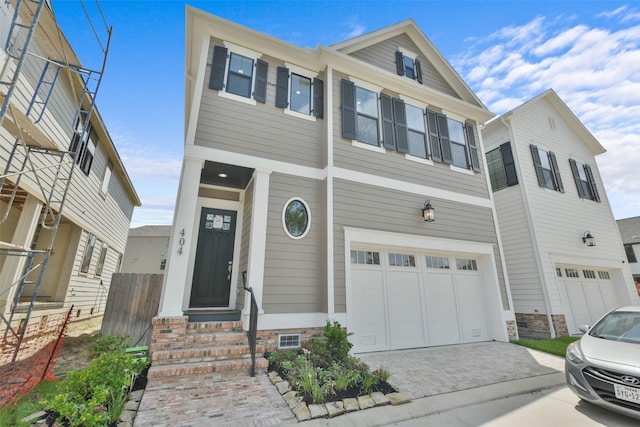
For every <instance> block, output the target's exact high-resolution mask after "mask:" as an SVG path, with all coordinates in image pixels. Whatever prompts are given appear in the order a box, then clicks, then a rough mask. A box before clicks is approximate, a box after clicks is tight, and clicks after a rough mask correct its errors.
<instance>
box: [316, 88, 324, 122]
mask: <svg viewBox="0 0 640 427" xmlns="http://www.w3.org/2000/svg"><path fill="white" fill-rule="evenodd" d="M313 115H314V116H316V117H317V118H319V119H322V118H323V117H324V81H322V80H320V79H317V78H314V79H313Z"/></svg>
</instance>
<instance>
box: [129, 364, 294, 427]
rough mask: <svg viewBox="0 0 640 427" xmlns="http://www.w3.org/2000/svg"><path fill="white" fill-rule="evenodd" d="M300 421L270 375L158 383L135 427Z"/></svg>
mask: <svg viewBox="0 0 640 427" xmlns="http://www.w3.org/2000/svg"><path fill="white" fill-rule="evenodd" d="M293 422H295V417H294V416H293V414H292V412H291V410H290V409H289V408H288V407H287V405H286V403H285V402H284V399H282V396H280V394H279V393H278V391H277V390H276V388H275V387H274V386H273V385H272V384H271V383H270V382H269V380H268V379H267V377H266V375H264V374H257V375H256V377H254V378H251V377H248V376H246V377H245V376H237V377H232V378H228V379H219V378H218V377H217V376H215V375H195V376H186V377H175V378H162V379H159V380H152V381H150V384H148V385H147V388H146V389H145V392H144V396H143V398H142V402H141V403H140V408H139V409H138V414H137V415H136V419H135V423H134V426H135V427H147V426H149V427H151V426H153V427H163V426H166V427H177V426H180V427H201V426H202V427H205V426H207V427H208V426H280V425H283V424H289V423H293Z"/></svg>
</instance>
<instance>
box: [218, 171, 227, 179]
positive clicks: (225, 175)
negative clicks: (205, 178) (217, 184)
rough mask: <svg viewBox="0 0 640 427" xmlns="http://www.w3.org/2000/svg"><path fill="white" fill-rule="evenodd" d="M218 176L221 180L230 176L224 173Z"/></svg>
mask: <svg viewBox="0 0 640 427" xmlns="http://www.w3.org/2000/svg"><path fill="white" fill-rule="evenodd" d="M218 176H219V177H220V178H226V177H227V176H228V175H227V174H226V173H224V172H220V173H219V174H218Z"/></svg>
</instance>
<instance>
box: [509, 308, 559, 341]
mask: <svg viewBox="0 0 640 427" xmlns="http://www.w3.org/2000/svg"><path fill="white" fill-rule="evenodd" d="M551 320H552V322H553V327H554V329H555V332H556V336H562V335H568V334H569V331H568V329H567V322H566V319H565V317H564V314H553V315H551ZM516 324H517V326H518V334H519V335H520V338H521V339H546V338H551V330H550V329H549V319H548V317H547V315H546V314H540V313H533V314H531V313H516Z"/></svg>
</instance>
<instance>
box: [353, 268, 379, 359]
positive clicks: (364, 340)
mask: <svg viewBox="0 0 640 427" xmlns="http://www.w3.org/2000/svg"><path fill="white" fill-rule="evenodd" d="M351 274H352V292H351V295H352V296H353V303H352V304H351V312H352V314H351V322H350V325H349V329H350V331H351V332H353V335H352V336H351V337H350V340H351V342H352V343H353V345H354V350H356V351H376V350H385V349H387V348H388V343H387V323H386V318H385V304H384V282H383V278H384V277H383V276H384V272H383V271H382V270H364V269H362V270H361V269H353V270H352V273H351Z"/></svg>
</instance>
